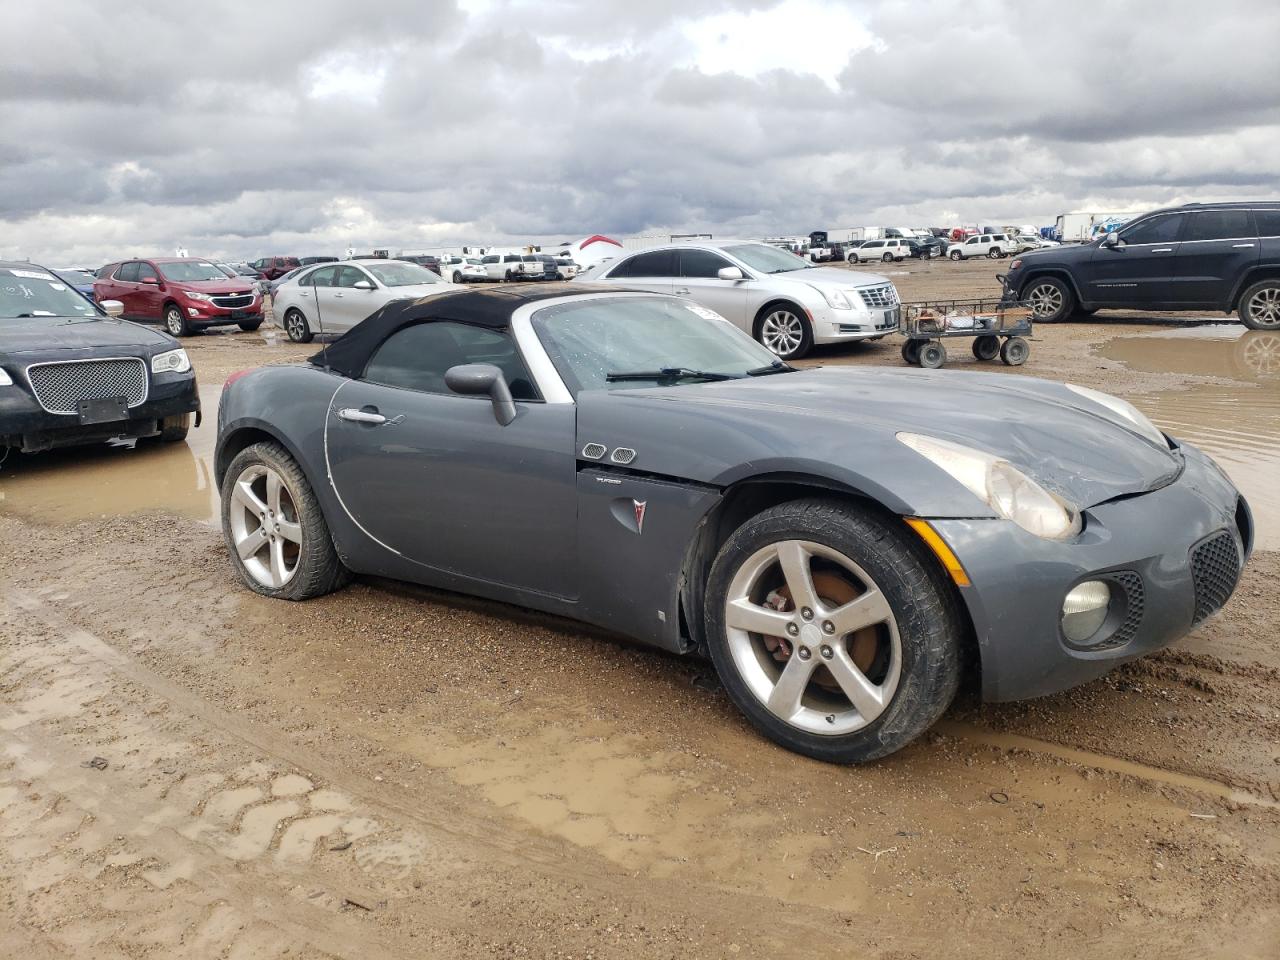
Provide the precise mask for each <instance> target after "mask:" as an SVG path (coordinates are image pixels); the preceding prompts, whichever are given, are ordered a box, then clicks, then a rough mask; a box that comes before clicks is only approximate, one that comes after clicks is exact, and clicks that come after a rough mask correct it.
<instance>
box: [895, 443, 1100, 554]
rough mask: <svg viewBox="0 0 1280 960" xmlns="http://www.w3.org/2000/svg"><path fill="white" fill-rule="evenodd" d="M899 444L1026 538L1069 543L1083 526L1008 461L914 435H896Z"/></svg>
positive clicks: (1074, 510) (1073, 510)
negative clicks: (1021, 531)
mask: <svg viewBox="0 0 1280 960" xmlns="http://www.w3.org/2000/svg"><path fill="white" fill-rule="evenodd" d="M898 439H899V440H901V441H902V442H903V443H904V444H906V445H907V446H908V447H910V448H911V449H912V450H914V451H915V452H916V453H918V454H920V455H921V456H922V457H924V458H925V459H926V460H929V461H930V462H932V463H933V464H934V465H935V466H938V467H941V468H942V469H943V470H945V471H946V472H947V473H949V474H951V476H952V477H954V478H955V479H956V480H957V481H959V483H960V485H961V486H963V487H964V488H965V489H967V490H968V491H969V492H970V493H972V494H973V495H974V496H975V497H977V498H978V499H979V500H981V501H982V502H983V503H985V504H986V505H987V506H988V507H990V508H991V509H992V510H994V511H995V512H996V513H997V514H999V515H1000V516H1002V517H1004V518H1005V519H1006V520H1012V521H1013V522H1014V523H1016V524H1017V525H1018V526H1020V527H1021V528H1022V529H1023V530H1026V531H1027V532H1028V533H1034V534H1035V535H1036V536H1037V537H1043V538H1044V539H1046V540H1069V539H1071V538H1072V537H1074V536H1075V535H1076V534H1078V533H1079V532H1080V529H1081V527H1082V526H1083V523H1082V521H1081V519H1080V510H1079V508H1078V507H1076V506H1075V505H1074V504H1070V503H1068V502H1067V501H1066V500H1063V499H1062V498H1061V497H1059V496H1058V495H1057V494H1054V493H1050V492H1049V491H1048V490H1046V489H1045V488H1044V487H1042V486H1040V484H1038V483H1036V482H1035V481H1034V480H1032V479H1031V478H1030V477H1028V476H1027V475H1026V474H1025V473H1023V472H1022V471H1021V470H1019V469H1018V468H1017V467H1015V466H1014V465H1013V464H1011V463H1010V462H1009V461H1008V460H1004V459H1001V458H1000V457H997V456H993V455H992V454H989V453H984V452H982V451H981V450H974V449H972V448H970V447H966V446H962V445H961V444H958V443H952V442H951V441H949V440H939V439H937V438H936V437H925V436H921V435H920V434H917V433H900V434H898Z"/></svg>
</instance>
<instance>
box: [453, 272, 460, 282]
mask: <svg viewBox="0 0 1280 960" xmlns="http://www.w3.org/2000/svg"><path fill="white" fill-rule="evenodd" d="M453 282H454V283H461V282H462V274H460V273H458V271H456V270H455V271H454V272H453Z"/></svg>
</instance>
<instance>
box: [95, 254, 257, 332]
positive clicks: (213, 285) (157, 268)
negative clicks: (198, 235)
mask: <svg viewBox="0 0 1280 960" xmlns="http://www.w3.org/2000/svg"><path fill="white" fill-rule="evenodd" d="M98 274H99V276H98V279H97V280H95V281H94V282H93V298H94V299H95V300H97V301H98V302H99V303H102V302H103V301H104V300H119V301H120V302H121V303H123V304H124V318H125V319H126V320H140V321H142V322H144V323H163V324H164V327H165V329H166V330H168V331H169V333H171V334H173V336H175V337H185V336H187V335H188V334H190V333H194V332H195V331H196V330H200V329H203V328H204V327H214V326H219V325H226V324H230V323H234V324H237V325H238V326H239V327H240V329H241V330H257V329H258V327H260V326H262V297H261V296H260V295H259V294H258V291H257V290H255V289H254V288H253V285H252V283H250V282H249V281H248V280H246V279H245V278H243V277H239V278H231V277H228V276H227V275H226V274H225V273H223V272H222V271H221V270H219V269H218V268H217V267H216V266H214V265H213V264H212V263H210V262H209V261H208V260H197V259H178V258H166V259H158V260H125V261H122V262H121V263H116V264H112V265H111V266H109V267H103V268H102V269H101V270H99V271H98Z"/></svg>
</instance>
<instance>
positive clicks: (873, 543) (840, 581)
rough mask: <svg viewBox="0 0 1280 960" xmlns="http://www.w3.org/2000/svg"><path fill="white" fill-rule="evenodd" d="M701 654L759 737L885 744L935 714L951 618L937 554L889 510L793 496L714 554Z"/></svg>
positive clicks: (822, 747) (897, 744) (843, 747)
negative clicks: (705, 648) (884, 513)
mask: <svg viewBox="0 0 1280 960" xmlns="http://www.w3.org/2000/svg"><path fill="white" fill-rule="evenodd" d="M705 616H706V625H707V637H708V643H709V646H710V652H711V659H712V661H713V662H714V663H715V666H716V671H717V672H718V673H719V675H720V679H721V681H722V682H723V683H724V686H725V689H726V690H727V692H728V693H729V696H730V698H731V699H732V700H733V701H734V703H735V704H736V705H737V706H738V708H739V709H741V710H742V712H743V713H744V714H745V715H746V716H747V719H748V720H750V722H751V723H752V725H754V726H755V727H756V729H757V730H759V731H760V732H761V733H763V734H764V735H765V736H767V737H768V738H769V739H771V740H773V741H774V742H775V743H778V744H780V745H782V746H784V747H786V748H787V749H789V750H794V751H796V752H798V753H802V754H805V755H806V756H810V757H814V758H816V759H818V760H826V761H829V762H833V763H860V762H865V761H868V760H874V759H877V758H878V757H883V756H885V755H887V754H890V753H893V752H894V751H895V750H898V749H900V748H901V747H903V746H905V745H906V744H907V743H909V742H910V741H911V740H913V739H915V738H916V737H917V736H919V735H920V734H921V733H923V732H924V731H925V730H927V729H928V728H929V727H930V726H931V725H932V724H933V723H934V722H935V721H936V720H937V719H938V717H939V716H941V715H942V713H943V711H945V710H946V708H947V707H948V705H949V704H950V703H951V700H952V699H953V697H954V696H955V692H956V688H957V687H958V685H959V679H960V658H959V640H960V635H961V622H960V619H959V616H958V612H957V610H956V606H955V601H954V599H953V597H952V595H951V593H950V589H949V587H948V586H947V584H946V582H945V580H943V578H942V574H941V572H940V570H939V569H938V566H937V564H936V562H934V561H933V560H932V558H931V557H930V556H928V555H927V554H926V553H925V552H924V549H923V547H921V545H920V544H919V542H918V541H916V540H915V539H914V538H913V537H912V536H911V535H910V534H909V533H908V532H907V530H906V529H905V527H903V526H902V524H901V522H900V521H898V520H897V519H896V518H889V517H881V516H880V515H878V514H874V513H871V512H868V511H864V510H861V509H859V508H857V507H855V506H854V505H852V504H850V503H846V502H843V501H839V500H827V499H806V500H797V501H793V502H791V503H784V504H782V505H780V506H777V507H772V508H770V509H768V510H765V511H764V512H763V513H760V514H757V515H756V516H755V517H753V518H752V519H751V520H749V521H747V522H746V523H745V524H744V525H743V526H742V527H740V528H739V529H738V530H737V531H736V532H735V533H734V534H733V535H732V536H731V537H730V538H729V540H728V542H727V543H726V544H725V545H724V547H723V548H722V549H721V550H720V553H719V555H718V556H717V558H716V561H715V564H714V565H713V567H712V570H711V576H710V579H709V582H708V589H707V601H706V612H705Z"/></svg>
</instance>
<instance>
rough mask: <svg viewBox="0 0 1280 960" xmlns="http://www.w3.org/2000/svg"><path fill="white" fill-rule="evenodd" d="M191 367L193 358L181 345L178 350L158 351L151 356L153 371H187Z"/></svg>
mask: <svg viewBox="0 0 1280 960" xmlns="http://www.w3.org/2000/svg"><path fill="white" fill-rule="evenodd" d="M190 369H191V358H190V357H188V356H187V351H185V350H183V349H182V348H181V347H179V348H178V349H177V350H169V351H166V352H165V353H157V354H156V355H155V356H154V357H152V358H151V372H152V373H186V372H187V371H188V370H190Z"/></svg>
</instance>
